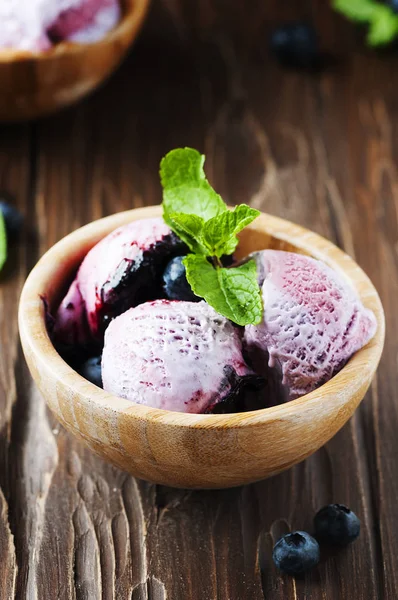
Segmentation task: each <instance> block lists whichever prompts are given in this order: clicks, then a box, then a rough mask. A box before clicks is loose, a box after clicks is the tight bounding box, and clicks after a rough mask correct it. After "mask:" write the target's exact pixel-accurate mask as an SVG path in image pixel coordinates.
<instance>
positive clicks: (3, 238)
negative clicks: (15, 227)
mask: <svg viewBox="0 0 398 600" xmlns="http://www.w3.org/2000/svg"><path fill="white" fill-rule="evenodd" d="M6 260H7V233H6V225H5V223H4V217H3V213H2V212H1V210H0V271H1V269H2V268H3V266H4V263H5V262H6Z"/></svg>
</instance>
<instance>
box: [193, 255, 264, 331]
mask: <svg viewBox="0 0 398 600" xmlns="http://www.w3.org/2000/svg"><path fill="white" fill-rule="evenodd" d="M183 263H184V265H185V268H186V274H187V279H188V282H189V285H190V286H191V288H192V291H193V292H194V293H195V294H196V295H197V296H200V297H201V298H204V299H205V300H206V302H207V303H208V304H210V306H212V307H213V308H214V309H215V310H216V311H217V312H219V313H220V314H221V315H223V316H224V317H227V319H230V320H231V321H233V322H234V323H237V324H238V325H249V324H253V325H256V324H258V323H260V322H261V320H262V315H263V308H262V301H261V294H260V288H259V286H258V283H257V270H256V263H255V262H254V261H253V260H250V261H249V262H247V263H244V264H243V265H241V266H239V267H235V268H230V269H224V268H217V269H215V268H214V267H213V266H212V265H211V264H210V263H209V262H208V260H207V259H206V258H205V257H204V256H198V255H195V254H188V256H186V257H185V258H184V260H183Z"/></svg>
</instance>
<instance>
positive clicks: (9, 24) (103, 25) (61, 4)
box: [0, 0, 121, 52]
mask: <svg viewBox="0 0 398 600" xmlns="http://www.w3.org/2000/svg"><path fill="white" fill-rule="evenodd" d="M120 15H121V10H120V5H119V0H29V1H28V2H27V1H26V0H2V1H1V2H0V49H1V48H14V49H19V50H27V51H33V52H41V51H45V50H48V49H49V48H51V47H52V46H53V45H54V44H55V43H57V42H60V41H73V42H79V43H91V42H95V41H98V40H100V39H101V38H102V37H104V36H105V35H106V34H107V33H108V32H109V31H110V30H111V29H112V28H113V27H115V26H116V25H117V23H118V21H119V20H120Z"/></svg>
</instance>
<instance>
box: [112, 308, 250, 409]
mask: <svg viewBox="0 0 398 600" xmlns="http://www.w3.org/2000/svg"><path fill="white" fill-rule="evenodd" d="M102 379H103V385H104V389H105V390H106V391H108V392H111V393H113V394H115V395H116V396H120V397H122V398H126V399H128V400H131V401H133V402H136V403H138V404H145V405H147V406H152V407H155V408H161V409H166V410H171V411H180V412H185V413H203V412H209V411H211V410H212V409H213V408H214V407H215V406H217V405H219V404H222V403H223V402H225V401H227V400H228V399H229V398H230V397H235V396H239V395H240V394H241V393H243V392H244V388H245V386H246V385H248V386H250V385H253V384H254V385H258V378H257V377H256V376H255V375H254V373H253V371H252V370H251V369H250V368H249V367H248V365H247V364H246V362H245V360H244V358H243V355H242V333H241V330H240V329H238V328H237V327H235V326H234V325H233V324H232V323H231V322H230V321H228V319H225V318H224V317H222V316H221V315H219V314H218V313H216V311H215V310H214V309H213V308H211V306H209V305H208V304H207V303H206V302H199V303H192V302H178V301H169V300H157V301H155V302H148V303H145V304H141V305H139V306H137V307H136V308H132V309H130V310H128V311H127V312H125V313H123V314H122V315H120V316H119V317H117V318H116V319H115V320H114V321H112V323H111V324H110V325H109V327H108V329H107V331H106V333H105V345H104V351H103V355H102Z"/></svg>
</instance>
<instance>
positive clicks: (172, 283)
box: [163, 256, 201, 302]
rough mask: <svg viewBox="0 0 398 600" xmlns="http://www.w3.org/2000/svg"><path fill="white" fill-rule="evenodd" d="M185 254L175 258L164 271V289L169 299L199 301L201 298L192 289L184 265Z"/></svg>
mask: <svg viewBox="0 0 398 600" xmlns="http://www.w3.org/2000/svg"><path fill="white" fill-rule="evenodd" d="M183 258H184V257H183V256H176V257H175V258H173V259H172V260H171V261H170V262H169V263H168V265H167V267H166V268H165V270H164V272H163V289H164V292H165V294H166V296H167V298H168V299H169V300H185V301H186V302H199V300H201V298H198V296H195V294H194V293H193V291H192V290H191V286H190V285H189V283H188V281H187V277H186V273H185V266H184V265H183V262H182V261H183Z"/></svg>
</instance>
